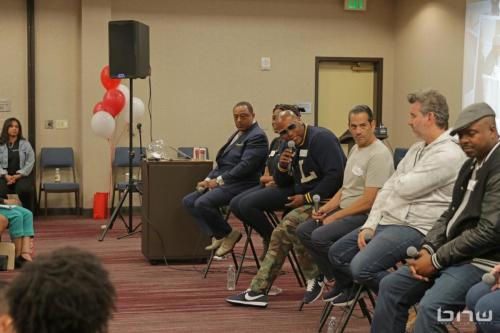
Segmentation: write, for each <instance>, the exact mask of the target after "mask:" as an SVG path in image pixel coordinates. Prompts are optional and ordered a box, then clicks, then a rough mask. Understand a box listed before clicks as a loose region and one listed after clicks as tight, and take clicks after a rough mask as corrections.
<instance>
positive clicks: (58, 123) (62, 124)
mask: <svg viewBox="0 0 500 333" xmlns="http://www.w3.org/2000/svg"><path fill="white" fill-rule="evenodd" d="M68 127H69V126H68V121H67V120H61V119H59V120H54V128H56V129H65V128H68Z"/></svg>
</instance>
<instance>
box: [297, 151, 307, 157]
mask: <svg viewBox="0 0 500 333" xmlns="http://www.w3.org/2000/svg"><path fill="white" fill-rule="evenodd" d="M299 157H307V149H305V150H300V151H299Z"/></svg>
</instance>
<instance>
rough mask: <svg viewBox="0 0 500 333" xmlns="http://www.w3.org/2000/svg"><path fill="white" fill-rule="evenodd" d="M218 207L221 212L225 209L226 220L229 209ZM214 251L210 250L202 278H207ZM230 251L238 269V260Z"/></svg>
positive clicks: (229, 213) (232, 251)
mask: <svg viewBox="0 0 500 333" xmlns="http://www.w3.org/2000/svg"><path fill="white" fill-rule="evenodd" d="M219 209H220V211H221V214H224V211H226V212H225V215H226V217H225V220H226V221H227V220H228V219H229V216H230V215H231V211H230V210H229V208H227V207H220V208H219ZM215 251H217V250H212V251H211V252H210V257H209V258H208V262H207V266H206V267H205V269H204V270H203V278H204V279H206V278H207V274H208V271H209V270H210V267H211V266H212V262H213V261H214V257H215ZM230 253H231V256H232V257H233V262H234V267H235V269H237V270H238V271H239V270H240V269H239V265H238V261H237V260H236V256H235V254H234V250H231V252H230ZM236 281H237V280H236Z"/></svg>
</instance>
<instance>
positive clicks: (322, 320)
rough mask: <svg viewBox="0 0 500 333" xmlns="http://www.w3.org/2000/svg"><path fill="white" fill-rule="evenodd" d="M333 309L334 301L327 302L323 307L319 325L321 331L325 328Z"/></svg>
mask: <svg viewBox="0 0 500 333" xmlns="http://www.w3.org/2000/svg"><path fill="white" fill-rule="evenodd" d="M332 310H333V304H332V302H327V303H326V304H325V306H324V307H323V311H322V312H321V316H320V317H319V327H318V332H321V331H322V330H323V327H324V326H325V324H326V321H327V319H328V317H329V316H330V313H332Z"/></svg>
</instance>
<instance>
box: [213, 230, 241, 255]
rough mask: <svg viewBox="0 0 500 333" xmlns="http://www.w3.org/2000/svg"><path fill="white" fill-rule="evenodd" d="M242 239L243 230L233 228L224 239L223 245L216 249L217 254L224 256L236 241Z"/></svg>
mask: <svg viewBox="0 0 500 333" xmlns="http://www.w3.org/2000/svg"><path fill="white" fill-rule="evenodd" d="M240 239H241V232H239V231H238V230H234V229H233V230H231V232H230V233H229V235H227V236H226V237H225V238H224V239H223V241H222V244H221V246H220V247H219V248H218V249H217V251H215V255H216V256H218V257H222V256H224V255H226V254H228V253H229V252H231V250H232V249H233V248H234V246H235V245H236V243H238V242H239V241H240Z"/></svg>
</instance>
